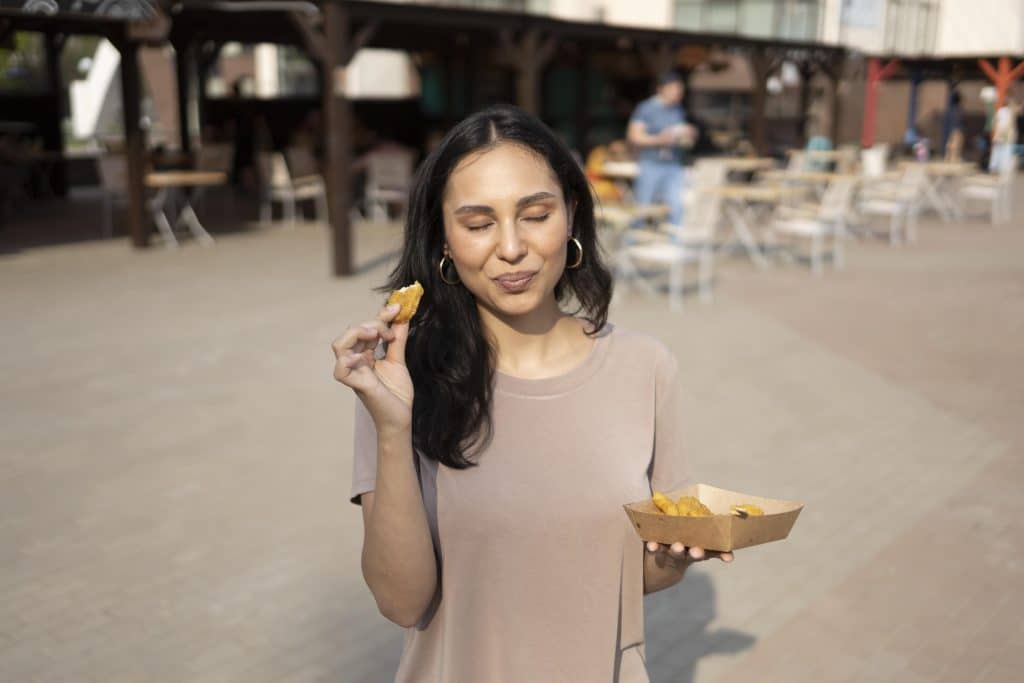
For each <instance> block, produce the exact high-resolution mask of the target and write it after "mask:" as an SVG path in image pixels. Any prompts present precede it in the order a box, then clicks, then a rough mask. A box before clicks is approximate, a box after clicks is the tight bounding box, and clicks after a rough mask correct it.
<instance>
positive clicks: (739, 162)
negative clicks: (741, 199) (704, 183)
mask: <svg viewBox="0 0 1024 683" xmlns="http://www.w3.org/2000/svg"><path fill="white" fill-rule="evenodd" d="M708 159H709V160H710V161H714V162H717V163H720V164H722V165H724V166H725V167H726V168H727V169H729V170H730V171H740V172H743V171H764V170H767V169H771V168H775V159H773V158H772V157H708Z"/></svg>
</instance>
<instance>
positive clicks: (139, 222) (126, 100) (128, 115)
mask: <svg viewBox="0 0 1024 683" xmlns="http://www.w3.org/2000/svg"><path fill="white" fill-rule="evenodd" d="M118 49H119V50H120V52H121V106H122V109H123V111H124V154H125V161H126V162H127V174H126V180H125V182H126V183H127V184H128V186H127V187H126V188H125V194H127V196H128V213H127V219H128V232H129V234H130V235H131V240H132V246H135V247H138V248H143V247H146V246H148V245H149V232H150V229H149V221H148V220H147V216H146V209H145V201H146V197H145V190H146V188H145V185H144V179H145V172H146V136H145V131H143V130H142V127H141V125H140V121H141V118H142V106H141V99H142V82H141V79H140V74H139V52H138V51H139V45H138V43H133V42H128V41H124V42H121V43H120V44H119V45H118Z"/></svg>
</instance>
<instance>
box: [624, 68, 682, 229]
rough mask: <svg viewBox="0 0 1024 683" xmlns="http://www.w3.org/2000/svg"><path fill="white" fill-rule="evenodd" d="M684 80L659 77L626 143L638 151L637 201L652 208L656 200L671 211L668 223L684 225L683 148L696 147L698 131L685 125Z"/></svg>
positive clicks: (636, 112)
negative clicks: (695, 141)
mask: <svg viewBox="0 0 1024 683" xmlns="http://www.w3.org/2000/svg"><path fill="white" fill-rule="evenodd" d="M682 101H683V78H682V76H681V75H680V74H679V73H678V72H676V71H668V72H665V73H663V74H662V75H661V76H659V77H658V89H657V92H656V93H655V95H653V96H652V97H649V98H647V99H646V100H644V101H643V102H641V103H640V104H639V105H637V107H636V109H635V110H634V111H633V115H632V116H631V117H630V119H629V128H628V129H627V132H626V139H627V140H628V141H629V142H630V144H632V145H633V146H634V147H635V148H636V149H637V161H638V173H637V178H636V182H635V184H634V186H633V198H634V201H635V202H636V203H637V204H639V205H641V206H644V205H650V204H653V203H655V200H656V199H658V200H660V202H661V203H663V204H666V205H668V207H669V215H668V219H669V222H670V223H672V224H673V225H675V226H677V227H678V226H681V225H682V224H683V188H684V187H685V181H686V178H685V171H684V169H683V158H684V154H685V152H684V148H689V147H692V146H693V143H694V140H695V138H696V129H695V128H694V127H693V126H691V125H689V124H687V123H686V113H685V112H684V111H683V105H682Z"/></svg>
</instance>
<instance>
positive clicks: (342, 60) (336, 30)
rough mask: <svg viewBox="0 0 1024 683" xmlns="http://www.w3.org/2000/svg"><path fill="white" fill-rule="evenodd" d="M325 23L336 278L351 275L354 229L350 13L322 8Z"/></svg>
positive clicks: (332, 3)
mask: <svg viewBox="0 0 1024 683" xmlns="http://www.w3.org/2000/svg"><path fill="white" fill-rule="evenodd" d="M321 7H322V12H323V20H324V34H325V39H326V40H325V42H324V55H323V56H324V60H323V61H324V69H323V73H324V82H323V87H322V88H321V90H322V96H323V110H324V130H325V133H326V138H327V139H326V149H325V153H326V168H325V172H324V182H325V184H326V186H327V214H328V219H329V220H330V224H331V247H332V248H331V256H332V261H331V268H332V272H333V273H334V274H335V275H340V276H344V275H351V274H352V273H353V266H352V226H351V225H350V224H349V220H348V210H349V206H350V205H351V203H352V202H351V193H352V188H351V177H350V176H351V174H350V169H351V166H352V140H351V136H352V112H351V105H350V103H349V101H348V97H347V95H346V93H345V82H344V76H345V71H344V68H345V65H346V63H347V62H348V59H346V56H347V55H346V53H348V52H349V51H350V46H349V45H348V43H349V41H350V39H351V29H350V27H349V15H348V10H347V9H346V8H345V7H344V6H342V4H341V3H340V2H338V1H337V0H328V1H326V2H324V3H323V4H322V6H321Z"/></svg>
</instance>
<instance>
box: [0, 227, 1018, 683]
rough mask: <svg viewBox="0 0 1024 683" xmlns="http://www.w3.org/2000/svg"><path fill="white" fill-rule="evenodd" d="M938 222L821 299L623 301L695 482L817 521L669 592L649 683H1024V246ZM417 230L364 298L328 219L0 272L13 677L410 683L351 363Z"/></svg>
mask: <svg viewBox="0 0 1024 683" xmlns="http://www.w3.org/2000/svg"><path fill="white" fill-rule="evenodd" d="M81 220H83V221H85V222H86V223H88V222H89V221H91V220H92V217H91V215H85V214H83V215H82V218H81ZM923 227H924V230H923V231H922V238H921V241H920V242H919V243H918V244H917V245H915V246H913V247H911V248H906V249H890V248H888V247H887V246H885V245H884V244H882V243H876V242H861V243H858V244H855V245H853V246H852V248H851V249H850V254H849V259H848V261H849V263H848V266H847V268H846V269H845V270H844V271H841V272H839V273H829V274H828V275H827V277H825V278H824V279H821V280H816V279H814V278H812V277H810V276H809V275H808V274H807V273H806V272H805V271H803V270H801V269H797V268H790V267H786V268H775V269H773V270H771V271H769V272H759V271H756V270H755V269H753V268H752V267H751V266H749V265H747V264H746V263H744V262H742V261H727V262H726V263H724V265H723V266H722V268H721V269H720V274H719V281H718V285H717V287H716V298H715V301H714V302H713V303H712V304H711V305H709V306H704V305H701V304H699V303H697V302H696V301H693V300H688V301H687V306H686V310H685V311H684V312H683V313H682V314H680V315H669V314H668V313H667V311H666V307H665V306H664V304H663V302H660V301H657V300H649V299H646V298H643V297H641V296H639V295H638V296H637V297H635V298H629V299H623V300H620V301H619V302H617V305H616V310H615V312H614V314H613V320H615V321H616V322H617V323H618V324H620V325H622V326H624V327H631V328H636V329H641V330H646V331H649V332H652V333H655V334H657V335H659V336H661V337H662V338H664V339H665V340H666V341H667V342H668V343H669V344H670V345H671V346H672V348H673V349H674V350H675V351H676V353H677V354H678V355H679V358H680V360H681V363H682V366H683V368H684V374H685V377H686V382H687V394H686V395H687V401H688V403H689V415H690V424H689V430H690V434H691V453H692V455H693V459H694V463H695V464H694V468H695V470H696V472H697V473H698V474H699V475H700V478H701V479H703V480H705V481H709V482H712V483H719V484H722V485H728V486H730V487H733V488H738V489H741V490H750V491H757V492H764V493H765V494H768V495H777V496H779V497H784V498H795V499H800V500H804V501H806V502H807V509H806V511H805V513H804V515H803V516H802V517H801V519H800V521H799V523H798V524H797V526H796V528H795V529H794V532H793V534H792V536H791V538H790V539H789V540H788V541H786V542H785V543H780V544H774V545H771V546H765V547H762V548H756V549H751V550H749V551H746V552H742V553H738V557H737V559H736V561H735V562H734V563H733V564H732V565H730V566H721V565H717V564H716V565H713V566H711V565H709V566H706V567H700V568H698V569H695V570H694V571H693V572H692V573H691V575H690V576H688V577H687V578H686V580H685V581H684V582H683V583H682V584H680V585H679V586H678V587H676V588H674V589H672V590H669V591H665V592H662V593H659V594H656V595H654V596H650V597H649V598H648V602H647V608H648V619H647V621H648V637H649V645H648V659H649V664H650V667H651V669H652V673H653V678H654V681H655V683H662V682H670V681H671V682H672V683H677V682H689V681H699V682H709V683H710V682H712V681H716V682H717V681H753V680H757V681H759V682H762V683H767V682H773V681H778V682H780V683H781V682H782V681H786V682H791V681H812V680H813V681H835V682H839V681H889V680H894V681H895V680H898V681H901V682H904V683H906V682H912V681H929V682H931V681H950V682H954V681H956V682H960V681H984V682H986V683H988V682H997V681H1009V680H1015V679H1016V676H1017V675H1018V673H1019V671H1020V670H1021V668H1022V667H1024V655H1022V653H1021V649H1020V647H1019V644H1020V643H1021V642H1024V626H1022V624H1024V622H1022V621H1021V619H1020V617H1019V615H1020V614H1022V613H1024V597H1022V593H1021V591H1020V590H1019V586H1020V585H1022V578H1024V577H1022V574H1024V553H1022V551H1021V550H1020V548H1021V547H1022V546H1024V521H1022V520H1024V496H1022V495H1021V493H1020V482H1021V481H1024V465H1022V463H1021V459H1020V454H1021V452H1022V446H1024V426H1022V424H1021V415H1024V363H1022V360H1024V358H1022V356H1024V353H1022V351H1021V340H1022V339H1024V263H1022V259H1021V257H1020V254H1021V253H1022V251H1024V224H1021V223H1020V221H1018V224H1016V225H1014V226H1012V227H1004V228H1002V229H993V228H991V227H989V226H987V225H983V224H967V225H938V224H935V223H928V224H926V225H924V226H923ZM50 229H51V226H50V223H49V219H48V218H47V216H46V214H38V215H36V216H35V224H34V227H33V228H32V230H35V231H43V233H45V232H46V231H47V230H50ZM20 230H21V232H18V231H17V230H15V231H13V232H8V235H7V236H8V237H11V236H12V235H13V236H15V237H19V236H20V237H22V238H23V237H24V235H25V234H26V233H25V230H26V228H20ZM214 232H216V230H214ZM33 234H37V235H38V232H36V233H33ZM396 237H397V232H396V231H395V229H394V228H390V227H387V226H365V227H364V228H363V229H362V230H361V232H360V238H359V239H360V241H359V244H360V249H359V253H358V258H359V261H360V263H363V264H367V267H366V268H365V269H364V271H363V272H362V273H361V274H360V275H359V276H357V277H355V278H353V279H350V280H346V281H339V280H334V279H331V278H329V277H328V276H327V261H328V253H327V242H326V239H325V235H324V232H323V230H322V228H321V227H320V226H315V225H305V226H300V227H299V228H298V229H295V230H284V229H268V230H263V231H258V232H248V233H247V232H237V233H233V234H230V235H226V236H224V237H222V238H221V239H220V240H219V241H218V244H217V245H216V247H214V248H212V249H202V248H200V247H198V246H196V245H194V244H191V243H190V244H186V245H185V246H184V248H182V249H181V250H179V251H176V252H170V251H164V250H161V249H155V250H150V251H147V252H145V253H136V252H132V251H130V250H129V249H128V248H127V247H126V246H125V245H124V244H123V240H122V241H118V242H106V243H104V242H90V241H82V242H78V243H76V244H73V245H68V246H56V247H43V248H27V249H23V250H18V249H14V248H12V247H11V243H10V242H8V243H7V245H5V247H4V248H3V249H0V253H6V255H3V256H0V287H2V288H3V291H4V292H5V293H6V295H5V296H4V297H3V299H2V301H0V319H2V320H3V321H4V342H5V343H4V344H3V345H2V346H0V379H2V381H3V385H4V392H3V398H2V399H0V401H2V413H0V414H2V415H3V418H2V429H0V481H2V482H3V484H2V495H0V548H3V551H2V552H0V680H3V681H5V682H6V681H12V682H15V683H21V682H23V681H46V682H51V681H54V682H56V681H74V682H76V683H78V682H84V683H88V682H90V681H96V682H103V683H114V682H116V681H131V682H137V681H160V682H165V681H166V682H176V681H189V682H191V681H246V682H250V681H252V682H262V681H266V682H275V683H276V682H278V681H332V682H344V683H349V682H351V683H361V682H366V683H374V682H377V681H388V680H390V675H391V674H392V673H393V671H394V669H395V666H396V663H397V657H398V653H399V648H400V644H401V631H400V629H398V628H397V627H394V626H392V625H390V624H389V623H388V622H386V621H385V620H384V619H383V618H381V617H379V616H378V615H377V614H376V611H375V609H374V605H373V601H372V599H371V597H370V595H369V593H368V591H367V590H366V588H365V586H364V585H363V582H362V579H361V576H360V572H359V547H360V540H361V520H360V517H359V514H358V510H357V508H355V507H353V506H351V505H349V504H348V502H347V500H346V492H347V490H348V485H349V475H350V465H351V462H350V456H349V453H348V444H349V442H350V438H351V434H350V433H351V409H352V397H351V396H350V395H349V394H348V393H347V391H346V390H344V389H343V388H342V387H340V386H339V385H337V384H336V383H335V382H333V380H332V379H331V377H330V369H331V365H332V364H331V354H330V351H329V348H328V344H329V341H330V339H331V338H332V337H333V336H334V335H336V334H337V333H338V332H339V331H340V330H341V329H342V328H343V327H344V326H345V325H346V323H347V322H349V321H352V320H357V319H360V318H362V317H363V316H366V315H368V314H369V313H371V312H372V311H373V310H374V308H375V305H376V303H377V298H376V297H374V296H370V295H369V294H368V291H369V289H370V287H371V286H373V285H376V284H379V283H380V282H381V281H382V279H383V275H384V273H385V266H384V265H383V264H384V263H385V262H386V257H387V254H388V253H389V251H390V250H391V249H392V248H393V245H394V242H395V239H396ZM3 239H4V236H3V235H0V241H2V240H3ZM37 241H42V242H45V241H46V240H45V239H40V240H37ZM19 243H20V244H29V243H31V240H28V241H26V240H24V239H21V241H20V242H19Z"/></svg>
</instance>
